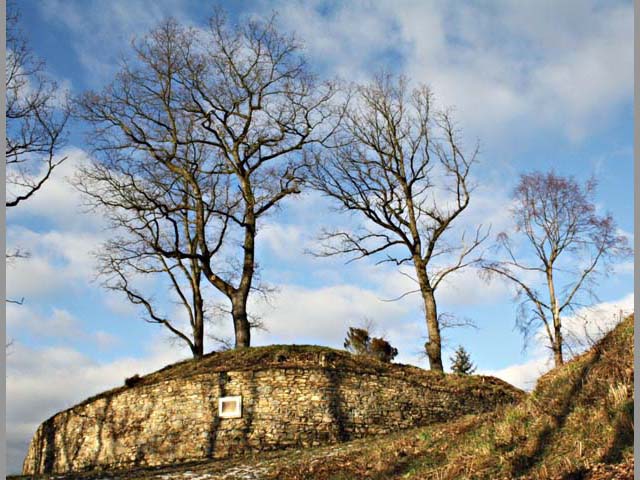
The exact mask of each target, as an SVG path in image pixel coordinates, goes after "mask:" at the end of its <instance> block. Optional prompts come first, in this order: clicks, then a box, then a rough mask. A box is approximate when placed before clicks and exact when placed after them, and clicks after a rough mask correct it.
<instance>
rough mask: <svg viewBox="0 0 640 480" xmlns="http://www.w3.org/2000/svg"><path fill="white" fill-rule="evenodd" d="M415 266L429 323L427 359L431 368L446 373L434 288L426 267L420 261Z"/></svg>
mask: <svg viewBox="0 0 640 480" xmlns="http://www.w3.org/2000/svg"><path fill="white" fill-rule="evenodd" d="M414 266H415V268H416V273H417V275H418V283H419V285H420V291H421V293H422V300H423V302H424V311H425V320H426V322H427V333H428V334H429V339H428V340H427V343H425V344H424V348H425V351H426V353H427V357H428V358H429V368H430V369H431V370H434V371H437V372H444V367H443V365H442V340H441V338H440V325H439V323H438V309H437V306H436V298H435V296H434V292H433V288H431V284H430V282H429V278H428V277H427V271H426V268H425V266H424V265H423V264H422V262H421V261H419V260H418V259H414Z"/></svg>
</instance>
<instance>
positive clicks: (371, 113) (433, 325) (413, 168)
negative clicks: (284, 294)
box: [311, 75, 487, 371]
mask: <svg viewBox="0 0 640 480" xmlns="http://www.w3.org/2000/svg"><path fill="white" fill-rule="evenodd" d="M432 104H433V98H432V94H431V92H430V91H429V89H428V88H427V87H425V86H421V87H420V88H418V89H415V90H413V91H412V92H409V90H408V87H407V82H406V80H405V79H402V78H401V79H399V80H397V81H396V80H395V79H394V78H393V77H391V76H389V75H380V76H378V77H377V78H376V79H375V81H374V82H372V83H371V84H368V85H363V86H358V87H356V88H355V91H354V92H352V98H351V101H350V104H349V105H347V106H346V107H345V109H346V113H345V117H344V119H343V121H342V123H341V125H340V128H339V129H338V130H337V132H336V143H335V144H334V147H333V148H331V149H329V150H328V151H327V152H325V153H324V154H323V156H322V157H321V158H319V159H318V161H317V162H315V164H314V166H313V167H312V175H311V176H312V180H311V184H312V185H313V186H314V187H315V188H316V189H318V190H319V191H320V192H322V193H324V194H325V195H326V196H328V197H330V198H332V199H334V200H335V201H337V203H338V205H339V208H340V210H342V211H345V212H352V213H356V214H358V215H359V216H360V218H361V219H362V220H364V221H365V222H366V223H364V224H363V225H362V226H361V227H360V229H359V230H357V231H348V230H333V231H326V232H324V233H323V235H322V240H323V241H324V245H325V247H324V249H323V250H322V251H321V252H319V255H322V256H332V255H337V254H350V255H352V256H353V259H360V258H364V257H369V256H373V255H377V256H379V257H381V260H380V262H379V263H383V262H391V263H393V264H395V265H397V266H401V265H404V264H412V265H413V267H414V270H415V275H416V278H413V277H412V278H413V280H414V281H415V282H416V284H417V289H416V290H414V291H412V292H407V293H405V294H404V295H402V297H403V296H405V295H407V294H409V293H420V294H421V296H422V300H423V303H424V307H425V319H426V323H427V330H428V334H429V337H428V338H429V339H428V341H427V343H426V344H425V349H426V353H427V356H428V358H429V363H430V366H431V369H433V370H438V371H442V370H443V365H442V348H441V337H440V327H441V326H440V324H439V320H438V319H439V317H438V312H437V306H436V297H435V292H436V289H437V288H438V287H439V286H440V285H441V284H442V281H443V280H444V279H445V278H446V277H447V275H449V274H451V273H453V272H456V271H458V270H460V269H462V268H465V267H467V266H468V265H470V264H473V263H475V262H477V261H478V259H477V258H474V251H475V250H476V249H477V247H478V246H479V245H480V244H481V242H482V241H483V240H484V239H485V238H486V236H487V234H483V233H482V232H481V228H480V227H478V228H477V229H476V231H475V234H474V235H473V236H472V238H471V239H467V238H466V237H465V236H464V234H462V239H458V241H456V242H454V243H453V244H452V243H450V242H448V241H447V239H446V236H445V233H446V232H447V231H449V230H450V229H451V227H452V224H453V222H454V221H455V220H456V218H458V216H459V215H460V214H461V213H462V212H463V211H464V210H465V209H466V208H467V206H468V205H469V200H470V197H471V190H472V189H471V185H470V183H469V171H470V168H471V166H472V165H473V163H474V161H475V160H476V155H477V148H476V149H475V150H472V151H471V152H470V153H469V154H467V153H464V152H463V149H462V146H461V141H460V139H459V134H458V132H457V130H456V128H455V126H454V124H453V121H452V118H451V116H450V114H449V113H448V112H446V111H436V110H434V108H433V106H432ZM452 258H453V260H452V261H451V263H448V264H447V263H445V262H446V261H448V260H451V259H452ZM400 298H401V297H400Z"/></svg>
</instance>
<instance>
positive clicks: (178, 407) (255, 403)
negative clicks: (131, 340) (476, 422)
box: [24, 365, 518, 474]
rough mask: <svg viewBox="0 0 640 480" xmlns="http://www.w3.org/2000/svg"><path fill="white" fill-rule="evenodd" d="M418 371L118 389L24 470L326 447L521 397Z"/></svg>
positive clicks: (83, 410) (198, 380) (285, 372)
mask: <svg viewBox="0 0 640 480" xmlns="http://www.w3.org/2000/svg"><path fill="white" fill-rule="evenodd" d="M414 370H418V369H410V367H407V369H406V370H403V369H398V368H396V369H393V370H389V371H388V372H382V373H381V372H372V371H370V370H367V369H362V370H357V369H355V370H354V369H353V368H351V369H342V368H340V367H332V366H321V365H317V366H315V367H305V368H272V367H269V368H265V369H262V370H259V369H252V370H244V371H226V372H210V373H204V374H198V375H192V376H190V377H188V378H174V379H169V380H166V381H162V382H159V383H154V384H151V385H141V386H135V387H133V388H128V389H120V390H119V391H117V392H114V393H113V394H110V395H105V396H103V397H101V398H97V399H95V400H92V401H89V402H87V403H84V404H80V405H78V406H76V407H74V408H72V409H70V410H67V411H64V412H61V413H59V414H57V415H55V416H54V417H52V418H51V419H49V420H47V421H46V422H45V423H43V424H42V425H41V426H40V427H39V429H38V431H37V432H36V434H35V436H34V438H33V440H32V442H31V445H30V448H29V452H28V454H27V457H26V459H25V461H24V473H25V474H33V473H52V472H54V473H59V472H66V471H71V470H73V471H78V470H87V469H95V468H109V469H114V468H115V469H117V468H130V467H134V466H154V465H163V464H172V463H178V462H185V461H192V460H202V459H205V458H222V457H227V456H231V455H236V454H241V453H243V452H246V451H264V450H272V449H281V448H287V447H292V446H300V447H307V446H314V445H321V444H328V443H334V442H339V441H344V440H348V439H352V438H358V437H363V436H366V435H376V434H382V433H388V432H391V431H396V430H400V429H405V428H409V427H413V426H418V425H424V424H427V423H430V422H435V421H443V420H447V419H450V418H453V417H456V416H459V415H462V414H466V413H475V412H481V411H487V410H490V409H493V408H494V407H495V406H496V405H497V404H500V403H507V402H511V401H513V400H514V399H515V398H517V397H518V392H517V391H516V390H515V389H510V388H508V386H506V384H497V383H496V382H498V381H497V380H495V379H487V378H484V379H483V378H482V377H474V379H473V380H472V381H471V380H469V379H466V380H464V381H463V380H462V379H460V378H459V377H458V381H456V377H455V376H446V378H447V379H448V380H446V381H445V380H444V379H445V376H443V375H440V376H434V375H427V374H428V373H429V372H424V375H420V374H416V373H415V371H414ZM437 378H441V379H443V380H441V381H437V380H436V379H437ZM231 395H241V396H242V403H243V405H242V417H241V418H220V417H218V398H219V397H220V396H231Z"/></svg>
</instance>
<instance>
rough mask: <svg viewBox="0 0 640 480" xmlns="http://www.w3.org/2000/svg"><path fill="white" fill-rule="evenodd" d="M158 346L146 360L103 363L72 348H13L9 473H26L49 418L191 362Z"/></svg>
mask: <svg viewBox="0 0 640 480" xmlns="http://www.w3.org/2000/svg"><path fill="white" fill-rule="evenodd" d="M153 345H155V348H153V349H151V350H149V351H147V352H146V356H145V357H142V358H132V357H128V358H120V359H117V360H114V361H112V362H105V363H98V362H95V361H93V360H91V359H90V358H88V357H86V356H84V355H82V354H80V353H79V352H77V351H75V350H72V349H69V348H60V347H48V348H43V349H39V350H36V349H32V348H29V347H26V346H24V345H22V344H20V343H15V344H13V345H12V349H11V352H10V354H9V355H8V356H7V379H6V392H7V411H6V418H7V459H8V472H14V473H17V472H19V471H20V469H21V465H22V460H23V459H24V456H25V455H26V451H27V447H28V443H29V441H30V439H31V437H32V435H33V434H34V432H35V430H36V428H37V427H38V425H39V424H40V423H42V422H43V421H44V420H46V419H47V418H48V417H49V416H51V415H53V414H54V413H56V412H58V411H60V410H63V409H65V408H69V407H71V406H72V405H74V404H76V403H78V402H80V401H82V400H84V399H85V398H87V397H89V396H91V395H95V394H97V393H99V392H101V391H104V390H107V389H109V388H113V387H116V386H119V385H122V383H123V382H124V379H125V378H126V377H129V376H131V375H133V374H136V373H138V374H145V373H150V372H152V371H155V370H157V369H159V368H161V367H163V366H165V365H167V364H169V363H173V362H175V361H177V360H180V359H183V358H186V357H188V354H187V353H186V352H185V351H184V350H177V349H170V348H167V346H166V344H165V343H164V342H162V341H156V342H154V343H153Z"/></svg>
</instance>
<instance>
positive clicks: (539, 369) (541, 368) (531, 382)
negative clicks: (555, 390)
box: [476, 357, 552, 391]
mask: <svg viewBox="0 0 640 480" xmlns="http://www.w3.org/2000/svg"><path fill="white" fill-rule="evenodd" d="M551 367H552V364H551V361H550V359H549V358H545V357H538V358H534V359H533V360H529V361H527V362H524V363H519V364H515V365H509V366H508V367H505V368H501V369H499V370H478V371H477V372H476V373H477V374H478V375H491V376H493V377H498V378H501V379H502V380H504V381H505V382H508V383H510V384H511V385H515V386H516V387H518V388H521V389H523V390H527V391H531V390H533V388H534V387H535V384H536V382H537V381H538V378H540V376H541V375H542V374H544V373H546V372H547V371H549V369H551Z"/></svg>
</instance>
